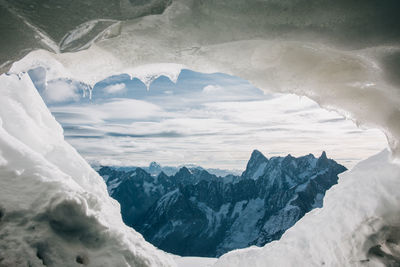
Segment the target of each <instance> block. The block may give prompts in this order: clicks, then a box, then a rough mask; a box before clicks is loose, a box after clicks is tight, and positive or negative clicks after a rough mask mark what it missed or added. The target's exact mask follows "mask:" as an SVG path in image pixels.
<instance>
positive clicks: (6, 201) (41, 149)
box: [0, 74, 175, 267]
mask: <svg viewBox="0 0 400 267" xmlns="http://www.w3.org/2000/svg"><path fill="white" fill-rule="evenodd" d="M0 95H1V98H0V266H43V265H46V266H79V265H81V264H83V265H87V266H96V267H97V266H174V265H175V262H174V261H173V259H172V258H171V257H170V256H168V255H167V254H165V253H163V252H162V251H160V250H157V249H156V248H154V247H153V246H152V245H150V244H149V243H147V242H145V240H144V239H143V238H142V236H141V235H140V234H138V233H136V232H135V231H134V230H132V229H131V228H128V227H127V226H125V225H124V224H123V222H122V220H121V216H120V213H119V205H118V203H117V202H116V201H114V200H112V199H111V198H109V197H108V194H107V190H106V187H105V185H104V182H103V181H102V179H101V177H100V176H99V175H98V174H97V173H96V172H95V171H94V170H93V169H92V168H91V167H90V166H89V165H88V164H87V163H86V162H85V160H84V159H83V158H82V157H81V156H80V155H79V154H78V153H77V152H76V150H75V149H74V148H72V147H71V146H70V145H69V144H68V143H66V142H65V141H64V138H63V131H62V128H61V127H60V125H59V124H58V123H57V122H56V121H55V119H54V118H53V117H52V115H51V114H50V112H49V111H48V109H47V107H46V106H45V104H44V103H43V101H42V99H41V98H40V96H39V95H38V93H37V91H36V89H35V88H34V86H33V84H32V82H31V81H30V78H29V76H28V75H27V74H25V75H21V76H20V77H18V76H16V75H10V76H7V75H4V74H3V75H1V76H0Z"/></svg>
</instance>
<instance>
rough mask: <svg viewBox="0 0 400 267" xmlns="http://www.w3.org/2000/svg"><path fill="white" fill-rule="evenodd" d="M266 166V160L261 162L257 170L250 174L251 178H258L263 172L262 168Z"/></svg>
mask: <svg viewBox="0 0 400 267" xmlns="http://www.w3.org/2000/svg"><path fill="white" fill-rule="evenodd" d="M266 166H267V163H266V162H264V163H261V164H260V166H258V168H257V170H256V171H255V172H254V173H253V175H252V176H251V179H253V180H256V179H258V177H260V176H261V175H263V174H264V169H265V167H266Z"/></svg>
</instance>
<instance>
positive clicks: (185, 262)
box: [175, 256, 217, 267]
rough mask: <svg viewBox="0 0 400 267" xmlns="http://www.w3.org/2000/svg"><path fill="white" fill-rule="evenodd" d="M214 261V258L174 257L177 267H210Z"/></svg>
mask: <svg viewBox="0 0 400 267" xmlns="http://www.w3.org/2000/svg"><path fill="white" fill-rule="evenodd" d="M216 261H217V259H215V258H205V257H178V256H175V262H176V263H177V264H178V267H211V266H213V264H214V263H215V262H216Z"/></svg>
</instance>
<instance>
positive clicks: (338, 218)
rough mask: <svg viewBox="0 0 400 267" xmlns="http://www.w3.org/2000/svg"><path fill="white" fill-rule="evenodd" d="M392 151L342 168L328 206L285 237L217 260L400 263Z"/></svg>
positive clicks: (398, 184) (399, 180)
mask: <svg viewBox="0 0 400 267" xmlns="http://www.w3.org/2000/svg"><path fill="white" fill-rule="evenodd" d="M389 156H390V153H389V152H388V151H387V150H385V151H382V152H381V153H379V154H378V155H375V156H373V157H371V158H369V159H367V160H365V161H362V162H360V163H359V164H358V165H357V166H355V167H354V168H353V169H352V170H351V171H348V172H345V173H343V174H340V175H339V177H340V178H339V183H338V184H337V185H336V186H333V187H332V188H331V189H330V190H329V191H327V193H326V196H325V198H324V207H323V208H321V209H315V210H313V211H311V212H310V213H308V214H306V216H304V217H303V218H302V219H301V220H299V221H298V222H297V223H296V224H295V225H294V226H293V227H292V228H290V229H289V230H287V231H286V233H285V234H284V235H283V236H282V238H281V239H280V240H279V241H274V242H272V243H270V244H267V245H266V246H265V247H263V248H257V247H250V248H247V249H242V250H237V251H232V252H229V253H227V254H225V255H223V256H221V258H220V259H218V261H217V262H216V264H215V265H214V266H215V267H220V266H221V267H226V266H248V265H247V264H249V262H251V266H254V267H258V266H299V264H300V265H301V266H398V265H399V264H400V255H399V252H400V251H399V246H398V244H399V242H400V193H399V190H398V189H399V188H400V167H399V165H397V164H394V163H391V162H390V159H389Z"/></svg>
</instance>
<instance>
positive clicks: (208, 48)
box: [0, 0, 400, 267]
mask: <svg viewBox="0 0 400 267" xmlns="http://www.w3.org/2000/svg"><path fill="white" fill-rule="evenodd" d="M195 2H196V1H180V0H178V1H173V2H172V3H171V5H170V6H169V7H168V8H167V9H166V10H165V11H164V12H163V13H162V14H160V15H152V16H147V17H142V18H137V19H135V20H130V21H125V22H124V23H121V24H123V25H121V27H122V29H121V35H120V36H118V37H115V38H112V39H109V40H104V41H102V42H99V43H97V44H95V45H92V46H91V48H90V49H88V50H85V51H79V52H76V53H63V54H53V53H51V52H47V51H44V50H36V51H34V52H31V53H30V54H28V55H27V56H26V57H24V59H22V60H21V61H19V62H15V63H14V64H13V66H12V69H11V70H10V74H12V75H8V76H7V75H1V76H0V95H1V98H0V125H1V126H0V174H1V179H0V203H1V207H0V210H1V214H2V216H1V218H0V219H1V221H0V223H1V228H0V236H1V237H2V242H1V244H0V246H1V247H0V259H4V260H2V262H1V264H2V265H6V266H20V265H24V266H27V265H33V266H41V265H42V264H47V265H52V266H73V265H75V264H76V258H77V257H78V256H79V257H80V258H83V259H85V262H89V263H88V264H89V265H91V266H129V265H130V266H146V265H150V266H174V265H175V262H174V261H173V259H172V258H171V257H170V256H168V255H167V254H165V253H163V252H161V251H159V250H157V249H155V248H154V247H152V246H151V245H149V244H148V243H146V242H145V241H144V240H143V238H142V237H141V236H140V235H139V234H137V233H136V232H134V231H133V230H131V229H130V228H128V227H126V226H125V225H124V224H123V223H122V220H121V217H120V214H119V206H118V204H117V203H116V202H115V201H113V200H111V199H110V198H109V197H108V196H107V191H106V188H105V185H104V182H103V181H101V178H100V177H99V176H98V175H97V174H96V173H95V172H94V170H92V169H91V168H90V166H89V165H88V164H87V163H86V162H85V161H84V160H83V159H82V157H80V156H79V154H78V153H77V152H76V151H75V150H74V149H73V148H72V147H71V146H70V145H68V144H67V143H66V142H65V141H64V139H63V134H62V129H61V127H60V126H59V125H58V123H57V122H56V121H55V120H54V118H53V117H52V116H51V115H50V113H49V112H48V110H47V108H46V107H45V105H44V104H43V102H42V101H41V99H40V97H39V95H38V94H37V93H36V91H35V88H33V85H32V84H31V82H30V81H29V79H28V78H27V77H26V75H24V74H23V73H24V72H26V71H28V70H29V69H32V68H35V67H39V66H43V67H45V68H46V71H47V72H46V77H47V80H49V81H50V80H53V79H56V78H72V79H75V80H78V81H82V82H84V83H86V84H88V85H90V86H93V85H94V84H95V83H96V82H98V81H101V80H103V79H105V78H107V77H109V76H110V75H116V74H121V73H127V74H130V75H131V77H138V78H139V79H141V80H142V81H143V82H144V83H145V84H146V85H147V86H148V85H149V84H150V83H151V81H153V80H154V79H155V78H156V77H158V76H160V75H164V76H167V77H169V78H170V79H171V80H172V81H174V80H176V77H177V76H178V75H179V72H180V70H181V69H182V68H183V67H187V68H190V69H192V70H196V71H200V72H208V73H210V72H224V73H228V74H232V75H236V76H240V77H242V78H244V79H247V80H249V81H250V82H251V83H253V84H254V85H255V86H257V87H259V88H262V89H264V90H266V91H279V92H291V93H295V94H298V95H305V96H308V97H310V98H311V99H313V100H315V101H316V102H318V103H319V104H320V105H321V106H322V107H325V108H327V109H331V110H336V111H338V112H341V113H342V114H343V115H344V116H346V117H347V118H350V119H352V120H353V121H355V122H356V123H357V124H358V125H360V126H364V127H369V128H372V127H377V128H379V129H381V130H382V131H384V132H385V134H386V135H387V137H388V141H389V146H390V150H391V151H392V152H393V156H394V158H397V160H398V157H399V155H400V127H399V118H400V113H399V109H398V107H399V106H400V105H399V104H400V98H399V96H398V81H397V79H390V76H394V77H397V76H396V75H393V72H394V71H395V70H396V68H394V69H391V68H390V66H388V64H387V62H385V59H386V58H392V57H393V56H396V57H397V56H398V53H399V47H398V46H396V45H395V44H394V45H392V46H388V45H386V44H387V43H391V42H386V43H385V41H386V40H387V39H386V38H384V37H385V36H383V38H382V40H383V42H379V41H378V42H377V44H378V45H377V46H375V47H373V44H374V42H365V43H367V44H368V45H370V47H368V48H365V47H366V46H365V45H363V44H361V43H357V42H356V43H355V45H354V46H351V47H349V46H347V47H346V45H345V44H344V45H343V46H342V45H340V44H339V45H335V44H334V43H335V42H330V41H331V39H329V38H327V39H326V40H322V41H321V40H319V38H312V37H313V36H314V35H315V34H317V33H316V32H312V31H311V32H308V33H310V34H306V38H304V37H305V36H303V37H302V38H296V37H297V36H296V35H292V34H290V33H287V36H288V38H287V39H284V40H279V39H277V38H276V34H270V33H271V32H269V31H267V30H265V31H264V28H265V29H267V28H268V27H267V25H272V26H271V27H272V28H274V27H277V26H278V25H279V24H280V23H283V20H287V19H288V17H287V16H282V17H275V16H272V15H271V16H266V15H265V9H263V8H261V5H258V6H260V8H259V9H260V10H259V11H258V9H256V8H252V9H249V12H254V16H248V12H243V8H242V4H239V3H235V4H232V5H227V4H226V3H225V2H224V1H218V4H219V3H220V2H221V7H220V8H221V9H219V7H218V6H212V5H211V4H210V3H211V2H213V1H206V2H205V3H204V4H201V5H199V4H197V5H195V4H193V3H195ZM249 2H252V3H253V1H249ZM271 4H273V5H276V3H275V1H271ZM208 5H211V6H208ZM367 6H368V5H367ZM227 7H230V8H227ZM235 7H236V9H235ZM245 7H246V6H245ZM289 7H291V6H289ZM368 7H371V6H368ZM196 8H197V9H196ZM323 8H326V7H325V6H324V7H323ZM198 9H200V10H198ZM291 9H292V8H289V9H287V10H291ZM355 9H356V12H355V14H359V13H357V12H361V14H362V15H360V16H358V15H357V16H356V18H354V15H351V14H353V13H352V12H354V10H349V13H347V12H343V14H341V11H342V10H341V9H340V8H338V9H337V12H338V13H333V14H334V15H333V16H332V17H333V18H334V19H333V20H334V21H335V22H333V23H332V20H331V21H326V23H325V20H323V17H324V16H323V17H321V19H322V20H320V19H315V20H316V21H317V23H318V24H315V23H313V21H314V20H313V19H310V18H308V17H307V18H305V20H304V19H302V18H301V17H304V14H303V12H300V16H293V18H289V20H288V22H287V24H283V27H286V26H287V25H290V26H292V24H293V26H295V28H296V27H297V28H299V29H303V28H304V29H305V32H306V33H307V30H309V28H313V29H317V30H319V29H321V25H323V26H324V28H326V29H327V31H324V32H326V33H327V34H328V35H329V34H330V33H334V32H337V30H338V29H339V28H341V26H340V25H341V24H340V23H344V24H343V25H345V26H344V27H343V28H346V26H347V25H353V24H354V21H355V20H352V19H356V20H357V21H358V19H360V21H361V23H356V24H357V25H362V24H363V23H364V22H369V18H370V14H372V13H371V12H370V10H371V9H370V8H367V9H365V10H366V11H365V10H363V9H359V8H358V6H357V7H356V8H355ZM293 10H296V8H293ZM331 10H333V12H336V11H335V10H336V9H331ZM196 11H197V12H196ZM221 11H223V12H226V13H223V16H221ZM316 13H318V12H316ZM365 13H367V16H365ZM66 14H69V13H66ZM321 14H322V13H321ZM349 14H350V15H349ZM382 14H384V13H382ZM336 15H337V16H336ZM328 17H330V16H328ZM192 18H195V19H196V21H195V23H193V21H191V19H192ZM230 18H232V19H231V20H230ZM314 18H319V17H314ZM347 18H349V19H347ZM374 18H375V17H374ZM21 19H23V20H24V18H21ZM210 21H211V22H212V23H210ZM377 22H379V20H376V18H375V19H371V23H377ZM27 25H28V26H30V27H31V28H35V29H34V31H35V32H36V33H37V34H38V35H39V39H41V40H42V42H43V43H46V44H47V47H48V48H49V49H50V50H52V51H55V52H58V51H59V50H60V49H59V45H57V43H56V42H54V41H53V40H52V39H50V38H48V35H47V34H46V33H43V32H42V31H41V29H38V28H36V27H35V26H32V25H33V24H27ZM210 25H211V26H210ZM47 26H48V25H47ZM82 26H83V27H82ZM48 27H49V28H50V26H48ZM85 27H86V26H85V25H81V26H78V28H76V30H77V31H76V30H75V31H74V30H73V31H72V32H70V36H71V37H67V39H68V40H69V41H75V40H77V39H79V40H80V39H82V37H83V33H84V32H86V33H87V32H88V31H90V27H89V28H85ZM277 28H278V27H277ZM286 28H290V29H292V27H286ZM349 28H350V29H353V28H352V27H349ZM378 29H379V27H378ZM293 32H295V34H298V31H293ZM383 32H386V34H387V33H389V34H391V32H390V31H383ZM81 33H82V34H81ZM383 34H385V33H383ZM299 35H300V33H299ZM362 35H363V34H362ZM61 36H62V35H61ZM269 36H272V38H274V39H271V37H269ZM308 36H309V37H310V38H308ZM317 36H319V35H317ZM344 36H345V37H346V38H343V39H347V38H350V39H352V38H351V37H352V34H349V32H346V31H344V34H343V35H341V37H344ZM354 36H355V37H354V38H360V40H361V42H362V40H365V39H363V38H361V35H359V34H354ZM320 37H321V38H323V36H320ZM333 37H334V36H333ZM379 37H382V35H378V39H379ZM255 38H256V40H255ZM284 38H286V37H284ZM96 39H97V37H96ZM92 40H93V39H90V40H89V42H90V43H92ZM296 40H297V41H296ZM304 40H306V41H304ZM336 40H337V39H336ZM353 41H354V40H353ZM372 41H374V40H372ZM80 47H82V46H80ZM359 47H361V48H359ZM362 47H364V48H362ZM28 49H29V48H28ZM7 52H8V50H7ZM21 54H22V53H21ZM14 58H15V57H14ZM160 62H161V63H160ZM172 62H173V63H172ZM175 63H177V64H175ZM1 66H5V65H4V64H3V62H1ZM390 71H392V72H390ZM387 72H389V73H387ZM388 74H389V75H388ZM18 77H20V78H21V80H19V78H18ZM266 115H267V114H266ZM390 156H391V154H390V153H389V152H388V151H384V152H382V153H380V154H379V155H376V156H374V157H372V158H370V159H368V160H366V161H363V162H362V163H360V164H359V165H358V166H356V167H355V168H354V169H353V170H351V171H348V172H346V173H344V174H342V175H340V181H339V184H338V185H336V186H334V187H333V188H332V189H331V190H329V191H328V192H327V194H326V197H325V199H324V207H323V208H322V209H316V210H313V211H312V212H310V213H308V214H307V215H306V216H305V217H304V218H302V219H301V220H300V221H299V222H298V223H296V225H295V226H294V227H293V228H291V229H289V230H288V231H287V232H286V233H285V234H284V236H283V237H282V239H281V240H280V241H277V242H273V243H271V244H268V245H267V246H265V247H263V248H255V247H252V248H248V249H244V250H238V251H234V252H231V253H228V254H226V255H224V256H222V257H221V258H220V259H218V261H217V262H216V264H215V266H223V267H225V266H249V263H251V266H255V267H256V266H298V265H299V263H301V265H303V266H321V265H325V266H385V265H389V266H390V265H394V263H393V262H391V261H393V259H391V257H390V255H388V254H394V255H397V256H396V257H398V253H397V252H396V248H395V246H393V245H391V244H390V243H392V244H393V242H388V241H389V240H391V241H394V242H397V243H398V242H399V238H398V236H399V234H398V227H399V221H400V218H399V214H400V212H399V209H400V208H399V207H400V197H399V190H398V188H399V187H400V179H399V178H400V171H399V166H398V165H396V164H395V163H392V162H391V161H390ZM66 233H69V234H70V235H67V234H66ZM71 233H73V234H71ZM67 236H68V237H67ZM95 240H97V242H94V241H95ZM379 246H380V247H381V248H382V249H384V250H385V251H386V252H385V253H379V250H380V247H379ZM378 254H380V255H383V256H381V257H378V256H377V255H378ZM395 259H396V258H395ZM182 260H183V264H185V265H186V264H188V265H191V264H193V265H194V264H196V263H200V261H198V260H197V259H193V258H191V259H184V258H183V259H182ZM186 260H188V261H186ZM177 261H178V262H182V261H180V260H177ZM185 261H186V262H185ZM188 262H189V263H188ZM200 264H203V263H200ZM207 264H208V263H207Z"/></svg>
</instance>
